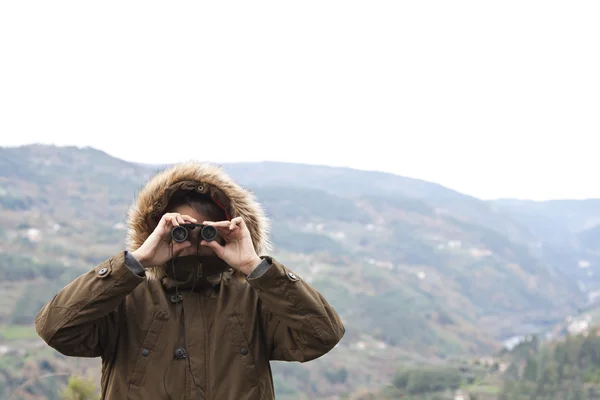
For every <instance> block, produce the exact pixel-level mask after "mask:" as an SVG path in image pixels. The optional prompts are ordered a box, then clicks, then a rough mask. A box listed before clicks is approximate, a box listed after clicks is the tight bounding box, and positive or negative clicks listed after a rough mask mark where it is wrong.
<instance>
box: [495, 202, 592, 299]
mask: <svg viewBox="0 0 600 400" xmlns="http://www.w3.org/2000/svg"><path fill="white" fill-rule="evenodd" d="M490 205H491V206H492V208H493V209H494V210H495V211H496V212H499V213H503V214H505V215H508V216H510V218H511V219H513V220H515V221H518V223H520V224H521V225H522V226H525V227H526V228H527V229H528V230H529V231H530V232H532V233H533V234H534V235H535V236H536V237H537V239H538V243H537V246H536V247H537V248H536V250H535V253H536V254H537V256H538V258H539V259H541V260H543V262H544V263H545V264H546V265H551V266H552V267H553V268H555V269H557V270H560V271H561V272H563V273H564V274H566V275H567V276H569V278H570V279H572V280H575V281H576V282H577V283H578V285H579V286H580V287H581V288H582V289H583V290H584V291H585V292H587V293H588V297H589V300H590V301H592V300H593V299H595V298H597V297H598V295H599V294H600V199H587V200H552V201H523V200H512V199H502V200H494V201H491V202H490Z"/></svg>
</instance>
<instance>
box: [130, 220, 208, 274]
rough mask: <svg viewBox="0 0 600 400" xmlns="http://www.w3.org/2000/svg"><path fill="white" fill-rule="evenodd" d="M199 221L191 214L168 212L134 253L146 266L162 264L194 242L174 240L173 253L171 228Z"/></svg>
mask: <svg viewBox="0 0 600 400" xmlns="http://www.w3.org/2000/svg"><path fill="white" fill-rule="evenodd" d="M190 222H192V223H197V221H196V219H194V218H192V217H190V216H189V215H181V214H179V213H167V214H165V215H163V216H162V218H161V219H160V221H159V222H158V225H157V226H156V228H155V229H154V232H152V234H150V236H148V239H146V241H145V242H144V243H143V244H142V245H141V246H140V248H139V249H137V250H134V251H133V252H132V253H131V255H133V256H134V257H135V258H136V259H137V260H138V261H139V262H140V264H142V266H143V267H144V268H149V267H155V266H158V265H162V264H164V263H166V262H167V261H169V260H170V259H171V256H172V255H173V256H176V255H177V254H178V253H179V252H180V251H181V250H183V249H185V248H187V247H190V246H191V245H192V243H191V242H190V241H189V240H186V241H185V242H182V243H177V242H173V254H171V250H170V247H171V229H173V227H175V226H179V225H180V224H185V223H190Z"/></svg>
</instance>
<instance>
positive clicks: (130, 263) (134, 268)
mask: <svg viewBox="0 0 600 400" xmlns="http://www.w3.org/2000/svg"><path fill="white" fill-rule="evenodd" d="M125 266H126V267H127V268H129V270H130V271H131V272H133V273H134V274H136V275H138V276H146V269H145V268H144V267H143V266H142V264H140V262H139V261H138V260H137V259H136V258H135V257H134V256H133V255H132V254H131V253H130V252H128V251H127V250H126V251H125Z"/></svg>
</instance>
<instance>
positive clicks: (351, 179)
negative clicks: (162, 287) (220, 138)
mask: <svg viewBox="0 0 600 400" xmlns="http://www.w3.org/2000/svg"><path fill="white" fill-rule="evenodd" d="M158 168H159V166H147V165H138V164H134V163H129V162H126V161H123V160H119V159H116V158H113V157H110V156H109V155H107V154H105V153H103V152H100V151H98V150H95V149H91V148H83V149H81V148H73V147H54V146H41V145H35V146H33V145H32V146H23V147H18V148H0V278H1V279H0V290H1V293H2V294H3V296H1V298H0V395H1V396H2V398H5V397H6V395H7V394H8V393H12V391H14V390H15V388H17V387H19V386H20V385H23V384H24V383H25V382H28V380H31V379H32V378H33V381H31V382H32V383H31V384H30V385H29V387H30V390H29V392H28V395H29V396H36V395H37V396H41V398H48V399H54V398H56V399H58V397H57V394H56V393H57V392H56V388H57V387H58V386H60V385H64V383H65V382H66V378H65V377H66V376H67V375H68V374H70V373H75V372H77V373H81V374H83V375H87V374H89V375H90V376H93V377H94V378H95V379H97V378H98V377H99V369H98V368H99V360H75V359H69V358H65V357H62V356H60V355H59V354H56V353H55V352H53V351H51V350H49V349H48V348H47V347H45V346H44V344H43V343H41V341H40V340H39V339H38V338H37V335H35V332H34V331H33V330H32V322H33V318H34V317H35V315H36V314H37V312H38V311H39V309H40V308H41V306H42V305H43V304H44V303H45V302H46V301H48V300H49V299H50V298H51V297H52V295H53V294H54V293H56V292H57V291H58V290H60V288H61V287H63V286H64V285H65V284H66V283H68V282H69V281H70V280H71V279H73V278H74V277H75V276H78V275H80V274H82V273H84V272H85V271H87V270H89V269H90V268H93V267H94V266H95V265H96V264H97V263H99V262H101V261H102V260H104V259H106V258H107V257H109V256H111V255H112V254H114V253H116V252H118V251H120V250H122V248H123V246H124V238H125V228H126V227H125V225H124V222H125V216H126V212H127V209H128V207H129V205H130V204H131V202H132V201H133V198H134V196H135V194H136V191H137V190H138V189H139V188H140V186H141V185H142V184H143V183H144V182H145V180H146V179H148V177H149V176H151V174H152V173H154V172H155V171H156V170H157V169H158ZM224 168H225V170H226V171H227V172H228V173H229V174H230V175H231V176H232V177H233V178H234V179H236V180H238V181H239V182H240V183H241V184H243V185H244V186H246V187H248V188H250V189H252V190H253V191H254V192H255V194H256V196H257V198H258V200H259V201H260V202H261V203H262V204H263V205H264V207H265V209H266V211H267V214H268V216H269V217H270V218H271V220H272V223H273V229H272V241H273V243H274V252H273V255H274V256H275V257H277V258H278V259H280V260H282V261H283V262H284V263H285V264H287V265H289V266H290V267H291V268H293V269H294V271H296V272H297V273H298V274H299V275H301V276H302V277H303V279H306V280H307V281H309V282H310V283H311V284H312V285H314V287H315V288H317V289H318V290H319V291H321V292H322V293H323V294H324V295H325V296H326V297H327V298H328V299H330V301H331V303H332V304H333V305H334V306H335V308H336V309H337V310H338V311H339V313H340V315H341V316H342V318H343V320H344V323H345V324H346V336H345V337H344V339H343V340H342V342H341V343H340V344H339V345H338V346H337V347H336V348H335V349H334V350H333V351H332V352H331V353H330V354H328V355H327V356H325V357H323V358H322V359H319V360H316V361H314V362H313V363H309V364H306V365H295V364H286V363H274V367H273V370H274V374H275V378H276V390H277V393H278V396H277V397H278V398H282V399H292V398H293V399H309V398H310V399H315V398H323V399H336V398H344V396H346V397H345V398H351V397H350V396H354V395H355V394H356V393H360V392H361V391H372V390H379V389H380V388H382V387H385V386H386V385H389V384H390V382H391V381H392V380H393V379H394V376H395V375H396V373H397V371H398V368H399V367H400V366H401V365H409V366H410V365H415V366H418V365H424V364H426V365H446V364H448V363H449V364H453V363H458V364H460V363H462V362H471V361H472V360H475V359H479V358H481V357H491V356H494V355H497V354H500V353H501V352H502V351H503V347H504V344H508V345H510V347H511V348H513V346H516V345H517V342H516V341H513V342H514V343H510V339H511V338H517V339H518V338H525V337H527V336H528V335H532V334H536V333H545V332H555V333H556V335H554V336H549V337H548V338H549V339H558V338H560V337H562V335H563V334H564V332H565V330H564V329H562V330H561V329H558V330H557V329H556V326H557V325H558V326H560V325H561V324H565V323H566V322H565V321H566V319H567V318H571V320H569V321H570V322H571V325H572V326H573V327H575V330H574V331H573V332H572V333H575V334H577V333H581V332H579V331H577V329H576V327H577V323H576V321H574V320H573V318H575V319H577V318H583V320H586V319H585V318H587V317H581V316H583V315H586V314H585V313H586V312H588V311H589V310H593V309H594V307H595V306H596V304H597V300H598V293H600V292H598V291H599V290H600V270H598V266H599V264H600V251H598V246H597V245H598V243H599V242H598V237H599V236H598V229H599V226H600V200H589V201H576V200H573V201H567V200H565V201H557V202H527V201H520V200H497V201H491V202H486V201H482V200H479V199H476V198H474V197H471V196H467V195H464V194H461V193H458V192H456V191H453V190H451V189H448V188H445V187H442V186H440V185H438V184H435V183H430V182H425V181H420V180H415V179H409V178H404V177H400V176H395V175H391V174H384V173H378V172H366V171H357V170H351V169H344V168H331V167H321V166H310V165H299V164H285V163H270V162H266V163H255V164H245V163H241V164H227V165H225V166H224ZM592 314H594V313H592ZM594 315H596V314H594ZM578 316H579V317H578ZM577 321H579V319H577ZM594 321H596V320H595V319H590V321H589V322H588V325H587V328H589V327H591V326H593V324H594ZM582 324H585V322H582ZM567 325H568V323H567ZM566 331H567V332H568V331H569V330H568V329H567V330H566ZM561 332H562V333H561ZM465 360H467V361H465ZM58 373H60V374H64V375H60V376H54V377H49V378H45V379H41V380H40V379H37V380H36V377H37V378H39V377H40V376H42V375H44V374H58ZM42 381H43V382H42ZM44 396H45V397H44ZM52 396H54V397H52ZM30 398H35V397H30Z"/></svg>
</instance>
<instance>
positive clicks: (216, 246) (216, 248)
mask: <svg viewBox="0 0 600 400" xmlns="http://www.w3.org/2000/svg"><path fill="white" fill-rule="evenodd" d="M200 245H201V246H205V247H210V248H211V249H213V250H214V252H215V253H216V254H217V256H219V257H221V256H222V255H223V252H224V247H223V246H221V244H220V243H219V242H217V241H216V240H212V241H210V242H207V241H206V240H203V241H202V242H200Z"/></svg>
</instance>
